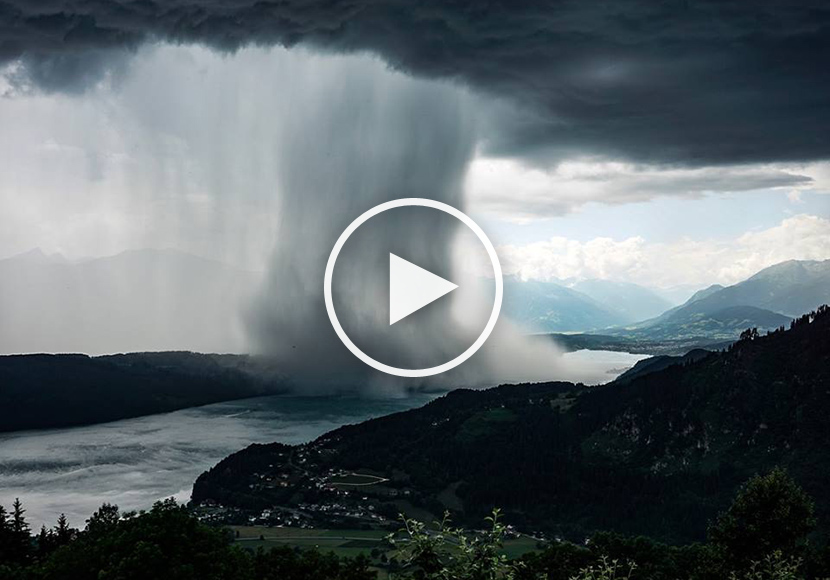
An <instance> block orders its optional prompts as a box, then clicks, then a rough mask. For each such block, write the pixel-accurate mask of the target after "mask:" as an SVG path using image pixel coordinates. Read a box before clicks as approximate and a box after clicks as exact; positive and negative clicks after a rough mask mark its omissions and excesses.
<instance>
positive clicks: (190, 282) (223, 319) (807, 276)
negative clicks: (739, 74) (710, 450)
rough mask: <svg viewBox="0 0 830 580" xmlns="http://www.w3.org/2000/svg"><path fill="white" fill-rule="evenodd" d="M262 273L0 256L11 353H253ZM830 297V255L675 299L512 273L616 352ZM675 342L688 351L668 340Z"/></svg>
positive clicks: (137, 261)
mask: <svg viewBox="0 0 830 580" xmlns="http://www.w3.org/2000/svg"><path fill="white" fill-rule="evenodd" d="M260 277H261V274H259V273H255V272H249V271H246V270H242V269H238V268H234V267H232V266H229V265H227V264H223V263H221V262H218V261H213V260H207V259H204V258H200V257H197V256H193V255H190V254H185V253H182V252H178V251H173V250H135V251H128V252H123V253H121V254H118V255H115V256H111V257H107V258H96V259H90V260H85V261H80V262H70V261H68V260H66V259H64V258H62V257H61V256H59V255H51V256H47V255H46V254H44V253H43V252H41V251H39V250H35V251H32V252H28V253H26V254H22V255H20V256H16V257H13V258H8V259H5V260H0V321H2V326H0V352H2V353H27V352H84V353H87V354H105V353H112V352H135V351H139V352H140V351H148V350H183V349H186V350H191V351H199V352H245V351H246V350H248V346H249V345H248V344H247V340H246V333H245V328H244V313H245V308H246V306H247V305H248V304H249V303H250V302H249V301H250V297H251V296H252V295H253V294H254V292H256V290H257V288H258V284H259V280H260ZM828 301H830V260H827V261H823V262H810V261H789V262H784V263H781V264H778V265H775V266H772V267H770V268H766V269H764V270H762V271H760V272H758V273H757V274H756V275H754V276H752V277H751V278H749V279H747V280H745V281H743V282H740V283H738V284H735V285H733V286H728V287H722V286H718V285H713V286H710V287H709V288H706V289H704V290H700V291H698V292H697V293H695V294H694V295H693V296H692V297H691V298H689V300H688V301H687V302H685V303H684V304H682V305H680V306H676V307H672V305H671V303H670V302H668V301H667V300H666V299H665V298H663V297H661V296H660V295H659V293H658V292H656V291H653V290H651V289H649V288H645V287H643V286H640V285H637V284H631V283H623V282H614V281H608V280H582V281H573V280H563V281H560V282H542V281H522V280H521V279H519V278H515V277H505V294H504V304H503V310H502V311H503V313H504V315H505V316H507V317H509V318H511V319H513V320H514V321H515V322H517V323H518V324H519V325H520V326H521V327H522V328H524V330H525V331H527V332H529V333H534V334H541V333H578V332H581V333H585V332H592V333H597V334H600V335H603V339H602V340H600V341H599V343H603V342H604V343H610V342H615V341H619V342H621V343H622V345H621V346H619V348H617V347H615V349H622V350H625V349H626V345H629V346H631V345H634V346H631V348H637V349H638V350H637V352H680V351H682V350H683V349H684V348H691V347H695V346H708V345H710V344H711V343H716V342H723V341H730V340H734V339H735V338H737V336H738V334H740V332H741V331H742V330H744V329H746V328H748V327H758V328H760V329H770V328H777V327H779V326H781V325H783V324H787V322H789V320H790V317H791V316H793V315H795V314H797V313H798V312H802V311H807V310H810V309H812V308H815V307H817V306H818V305H819V304H822V303H824V302H828ZM608 337H613V338H608ZM568 340H569V341H570V342H574V340H576V342H579V343H580V344H581V343H588V344H589V345H590V344H594V343H597V340H594V339H591V338H586V339H585V340H582V339H570V338H569V339H568ZM671 342H674V343H676V344H675V346H676V347H677V348H674V347H673V348H669V349H666V348H663V346H662V345H665V344H668V343H671ZM638 345H639V346H638ZM643 345H649V346H648V348H646V349H645V350H643V349H642V348H640V347H642V346H643ZM589 347H590V346H589Z"/></svg>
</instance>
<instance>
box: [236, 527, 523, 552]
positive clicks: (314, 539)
mask: <svg viewBox="0 0 830 580" xmlns="http://www.w3.org/2000/svg"><path fill="white" fill-rule="evenodd" d="M230 529H232V530H233V531H234V533H235V534H237V538H236V541H237V542H239V543H240V544H241V545H242V546H244V547H246V548H251V549H257V548H259V547H262V548H266V549H267V548H271V547H275V546H297V547H300V548H319V549H320V550H321V551H323V552H329V551H331V552H334V553H335V554H337V555H339V556H349V557H355V556H357V555H359V554H365V555H366V556H370V555H371V552H372V550H373V549H374V548H378V549H381V550H382V549H383V547H384V542H383V539H384V538H385V537H386V536H387V534H388V532H387V531H385V530H328V529H312V530H307V529H302V528H268V527H264V526H230ZM534 550H536V540H534V539H533V538H531V537H528V536H521V537H519V538H513V539H510V540H508V541H507V542H505V545H504V553H505V554H506V555H507V556H508V557H510V558H516V557H518V556H521V555H522V554H526V553H528V552H532V551H534Z"/></svg>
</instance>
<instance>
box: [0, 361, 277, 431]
mask: <svg viewBox="0 0 830 580" xmlns="http://www.w3.org/2000/svg"><path fill="white" fill-rule="evenodd" d="M281 384H282V383H281V377H280V376H279V374H278V373H277V372H276V371H274V370H273V369H271V368H269V366H268V365H267V364H266V363H265V362H264V361H258V360H256V359H252V358H251V357H248V356H242V355H211V354H196V353H191V352H159V353H133V354H124V355H112V356H102V357H89V356H86V355H81V354H62V355H49V354H34V355H8V356H0V431H15V430H20V429H45V428H53V427H69V426H74V425H86V424H91V423H101V422H104V421H114V420H116V419H125V418H128V417H137V416H141V415H149V414H152V413H162V412H167V411H173V410H176V409H182V408H186V407H193V406H197V405H205V404H208V403H216V402H219V401H226V400H231V399H241V398H246V397H254V396H258V395H263V394H271V393H275V392H278V391H279V389H280V385H281Z"/></svg>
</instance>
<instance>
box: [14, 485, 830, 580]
mask: <svg viewBox="0 0 830 580" xmlns="http://www.w3.org/2000/svg"><path fill="white" fill-rule="evenodd" d="M815 526H816V520H815V517H814V511H813V501H812V499H811V498H810V497H809V496H808V495H807V494H806V493H805V492H804V490H803V489H801V488H800V487H799V486H798V485H797V484H796V483H795V481H794V480H793V479H792V478H791V477H790V476H789V475H788V474H787V473H786V472H785V471H783V470H781V469H775V470H773V471H771V472H770V473H768V474H765V475H759V476H756V477H754V478H752V479H751V480H750V481H748V482H747V483H745V484H744V485H743V486H742V487H741V488H740V489H739V491H738V493H737V495H736V497H735V498H734V500H733V502H732V504H731V506H729V507H728V509H726V510H724V511H723V512H722V513H720V514H719V516H718V517H717V518H715V519H714V520H713V521H712V522H711V525H710V526H709V531H708V538H707V541H706V542H702V543H695V544H690V545H685V546H679V547H678V546H667V545H665V544H661V543H658V542H655V541H653V540H651V539H648V538H646V537H627V536H623V535H620V534H616V533H607V532H601V533H596V534H594V535H593V536H592V537H591V538H589V539H588V540H587V541H586V542H585V543H584V544H582V545H577V544H572V543H569V542H564V541H554V542H549V543H545V544H540V545H539V546H538V549H537V550H536V551H534V552H531V553H528V554H525V555H524V556H522V557H520V558H517V559H513V560H510V559H508V558H507V557H506V556H505V555H504V554H503V553H502V552H501V546H502V543H503V540H504V537H505V534H506V527H505V526H504V524H503V523H502V522H501V519H500V516H499V513H498V511H495V512H494V514H493V516H492V517H490V518H488V521H487V526H486V529H485V530H483V531H478V532H471V531H468V530H464V529H460V528H456V527H454V526H453V525H452V523H451V522H450V521H448V520H446V519H445V520H444V521H442V522H440V523H439V524H437V525H434V526H433V525H428V524H425V523H423V522H418V521H415V520H412V519H406V518H403V523H402V527H401V529H400V531H399V532H398V533H392V534H390V535H389V537H388V538H387V544H386V546H385V547H386V551H384V553H383V555H380V556H379V555H378V554H372V555H370V556H358V557H356V558H346V557H338V556H336V555H334V554H331V553H329V554H323V553H320V552H319V551H318V550H316V549H306V550H300V549H298V548H292V547H279V548H274V549H271V550H263V549H262V548H259V549H257V550H245V549H242V548H241V547H240V546H239V544H236V543H234V538H233V534H232V533H231V532H230V531H228V530H225V529H222V528H216V527H209V526H207V525H205V524H203V523H200V522H199V521H198V520H197V519H196V518H195V517H194V516H193V515H192V514H191V513H190V512H189V511H188V510H187V508H185V507H183V506H180V505H177V504H176V502H175V501H174V500H172V499H171V500H166V501H163V502H159V503H157V504H156V505H155V506H153V508H152V509H151V510H149V511H147V512H139V513H135V512H130V513H121V512H119V510H118V508H117V507H116V506H112V505H108V504H104V505H103V506H102V507H101V508H100V509H99V510H98V511H97V512H96V513H95V514H93V515H92V516H91V517H90V518H89V519H88V520H87V521H86V526H85V527H84V529H82V530H77V529H73V528H71V527H70V526H69V525H68V524H67V522H66V518H65V517H63V516H61V517H60V518H58V521H57V523H56V525H55V526H54V527H53V528H51V529H47V528H45V527H44V528H42V529H41V530H40V531H39V532H37V533H34V534H33V533H32V532H31V531H30V529H29V525H28V523H27V522H26V517H25V510H24V508H23V505H22V504H21V503H20V502H19V501H15V503H14V505H13V506H12V508H11V510H10V512H6V510H5V509H2V508H0V580H76V579H77V580H105V579H107V580H109V579H118V580H159V579H165V580H226V579H227V580H309V579H312V578H313V579H315V580H371V579H375V578H378V576H379V574H383V575H384V576H383V577H386V578H398V579H401V580H496V579H503V580H510V579H513V580H600V579H602V580H613V579H614V578H617V579H622V578H627V579H629V580H684V579H687V580H722V579H726V578H729V579H732V580H801V579H810V580H812V579H818V578H822V577H825V576H826V575H827V574H828V573H830V551H828V548H827V546H826V545H822V544H818V543H816V542H815V541H812V540H811V532H812V531H813V530H814V528H815ZM387 554H388V556H387Z"/></svg>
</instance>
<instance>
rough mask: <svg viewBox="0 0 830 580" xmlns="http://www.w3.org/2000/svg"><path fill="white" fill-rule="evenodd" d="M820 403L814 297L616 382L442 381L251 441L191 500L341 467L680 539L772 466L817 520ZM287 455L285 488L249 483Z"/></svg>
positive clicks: (823, 434)
mask: <svg viewBox="0 0 830 580" xmlns="http://www.w3.org/2000/svg"><path fill="white" fill-rule="evenodd" d="M828 414H830V310H828V309H827V308H826V307H822V308H821V309H819V311H818V312H817V313H813V314H810V315H806V316H804V317H801V318H799V319H798V320H796V321H795V322H794V323H793V324H792V327H791V328H790V329H789V330H783V329H781V330H779V331H776V332H773V333H771V334H769V335H767V336H760V335H759V334H758V333H757V331H748V332H746V333H745V334H744V336H743V338H742V339H741V340H740V341H739V342H737V343H736V344H735V345H733V346H732V347H730V348H729V349H728V350H727V351H724V352H717V353H713V354H711V355H709V356H706V357H704V358H701V359H699V360H696V361H692V362H688V363H686V364H682V365H675V366H670V367H668V368H665V369H663V370H659V371H656V372H653V373H649V374H644V375H642V376H638V377H635V378H634V379H633V380H631V381H630V382H629V383H627V384H624V385H623V384H614V383H612V384H610V385H607V386H603V387H594V388H587V387H583V386H581V385H573V384H569V383H547V384H533V385H527V384H526V385H509V386H502V387H498V388H495V389H491V390H487V391H470V390H458V391H454V392H452V393H450V394H448V395H446V396H444V397H442V398H440V399H438V400H436V401H434V402H432V403H430V404H428V405H426V406H425V407H423V408H421V409H417V410H413V411H409V412H405V413H399V414H396V415H391V416H387V417H383V418H380V419H375V420H372V421H368V422H365V423H363V424H360V425H356V426H347V427H343V428H340V429H338V430H336V431H333V432H331V433H329V434H327V435H324V436H322V437H321V438H319V439H318V440H316V441H314V442H313V443H310V444H308V445H305V446H300V447H295V448H290V447H286V446H281V445H275V446H261V445H254V446H251V447H249V448H248V449H246V450H244V451H241V452H239V453H237V454H235V455H233V456H231V457H229V458H228V459H226V460H224V461H223V462H221V463H220V464H219V465H217V466H216V467H215V468H213V469H212V470H211V471H210V472H208V473H206V474H203V475H202V476H201V477H200V479H199V481H197V483H196V486H195V488H194V492H193V499H194V500H195V501H197V502H199V501H204V500H208V499H211V500H214V501H217V502H219V503H222V504H225V505H230V506H236V507H239V508H243V509H246V508H253V509H257V508H261V506H263V505H285V504H291V503H292V502H293V503H296V502H298V501H302V500H303V498H310V497H314V499H315V501H321V495H320V494H322V493H323V492H321V491H319V490H320V489H325V482H326V477H327V474H329V473H332V472H336V471H338V470H345V471H349V472H362V473H373V474H376V475H377V476H382V477H384V478H387V479H388V480H389V481H388V482H386V483H385V484H384V485H385V487H386V488H387V489H392V490H396V491H395V494H400V495H404V496H406V497H408V498H410V499H409V501H411V502H412V503H413V504H416V505H418V506H420V507H421V508H425V509H427V510H429V511H431V512H432V513H435V514H437V513H440V512H442V511H443V510H444V509H451V510H452V511H453V512H454V513H456V515H457V517H459V518H461V519H463V520H465V521H480V519H481V518H482V517H483V516H484V515H486V514H487V513H488V512H489V511H490V510H491V509H492V508H493V507H503V508H504V509H505V515H506V518H507V521H510V522H511V523H514V524H516V525H518V526H519V527H520V528H522V529H525V530H527V529H531V530H532V529H544V530H547V531H549V532H551V533H556V534H561V535H565V536H569V537H581V536H582V535H583V534H584V533H586V532H589V531H591V530H597V529H605V530H616V531H621V532H626V533H646V534H648V535H651V536H653V537H659V538H662V539H665V540H669V541H685V540H690V539H691V540H694V539H700V538H702V537H703V535H704V534H705V530H706V525H707V522H708V521H709V520H710V519H711V518H712V517H714V515H715V514H716V513H717V512H718V510H720V509H723V508H724V507H725V506H726V505H727V503H728V500H729V498H730V496H731V495H732V494H733V493H734V492H735V489H736V488H737V486H738V485H739V483H740V482H742V481H744V480H746V479H747V478H749V477H750V476H752V475H754V474H755V473H757V472H760V471H766V470H768V469H770V468H771V467H773V466H776V465H781V466H784V467H786V468H788V469H789V470H790V472H791V473H792V475H793V477H794V478H795V480H796V481H798V482H799V483H800V484H801V485H803V486H804V487H805V489H806V490H807V491H808V493H811V494H812V495H813V496H815V497H816V500H817V513H818V515H819V519H820V521H822V522H824V525H827V522H828V521H830V497H828V495H827V493H826V490H827V489H830V456H828V454H827V449H828V448H830V430H828V429H827V423H826V419H827V416H828ZM298 457H301V458H302V462H303V463H302V467H301V471H296V470H295V474H294V475H292V476H291V477H290V478H289V479H287V480H286V481H290V485H288V484H286V485H287V486H288V487H286V486H280V487H275V486H270V487H269V486H261V485H255V484H256V482H258V481H260V480H263V479H266V480H267V479H268V478H270V477H271V476H272V475H273V476H274V477H277V476H278V475H279V474H280V473H288V472H289V471H291V470H292V469H294V468H295V465H294V464H292V461H293V460H294V459H292V458H295V459H296V458H298ZM310 482H314V483H313V484H312V483H310ZM317 484H319V485H317ZM389 493H390V494H392V492H389ZM395 494H392V495H395ZM824 531H825V532H826V531H827V530H826V529H825V530H824Z"/></svg>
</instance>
